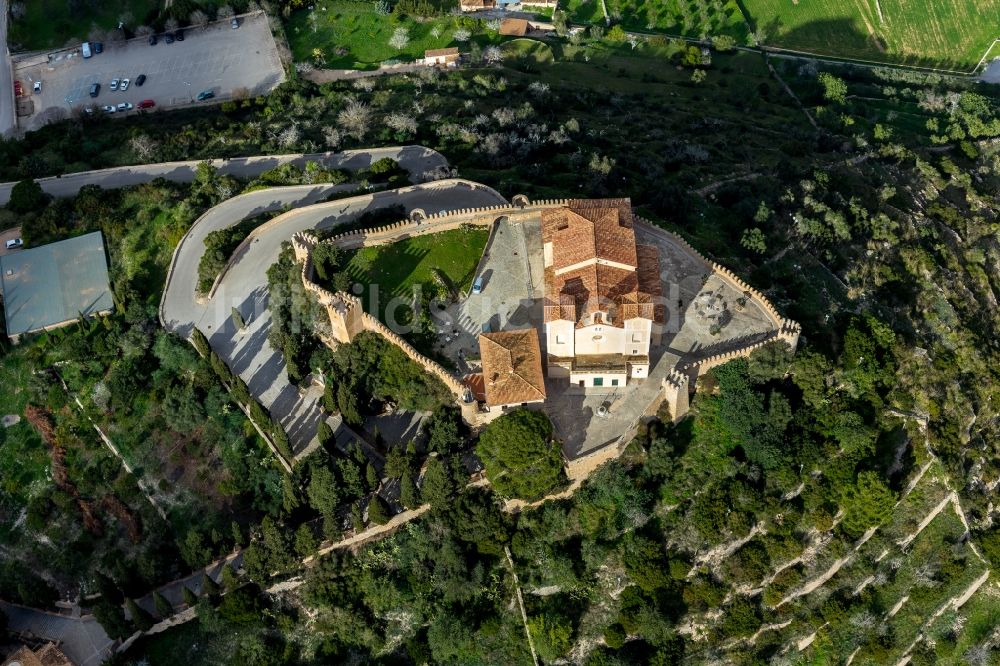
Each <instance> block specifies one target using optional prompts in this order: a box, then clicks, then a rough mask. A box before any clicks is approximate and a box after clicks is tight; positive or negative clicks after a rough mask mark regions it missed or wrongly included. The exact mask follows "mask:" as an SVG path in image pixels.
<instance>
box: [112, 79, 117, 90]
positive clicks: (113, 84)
mask: <svg viewBox="0 0 1000 666" xmlns="http://www.w3.org/2000/svg"><path fill="white" fill-rule="evenodd" d="M111 89H112V90H118V79H111Z"/></svg>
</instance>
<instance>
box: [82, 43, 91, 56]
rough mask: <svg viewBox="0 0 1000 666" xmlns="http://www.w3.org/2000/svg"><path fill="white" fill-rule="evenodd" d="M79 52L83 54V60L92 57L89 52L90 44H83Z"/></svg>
mask: <svg viewBox="0 0 1000 666" xmlns="http://www.w3.org/2000/svg"><path fill="white" fill-rule="evenodd" d="M80 52H81V53H83V57H84V58H89V57H90V56H92V55H94V54H93V53H91V51H90V42H84V43H83V46H81V47H80Z"/></svg>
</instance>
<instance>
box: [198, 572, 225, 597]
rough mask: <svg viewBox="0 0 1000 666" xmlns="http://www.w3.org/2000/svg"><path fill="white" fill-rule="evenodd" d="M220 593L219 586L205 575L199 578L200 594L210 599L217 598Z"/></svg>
mask: <svg viewBox="0 0 1000 666" xmlns="http://www.w3.org/2000/svg"><path fill="white" fill-rule="evenodd" d="M220 592H222V588H220V587H219V584H218V583H216V582H215V580H214V579H213V578H212V577H211V576H209V575H208V574H207V573H206V574H204V575H203V576H202V577H201V593H202V594H205V595H208V596H210V597H217V596H219V593H220Z"/></svg>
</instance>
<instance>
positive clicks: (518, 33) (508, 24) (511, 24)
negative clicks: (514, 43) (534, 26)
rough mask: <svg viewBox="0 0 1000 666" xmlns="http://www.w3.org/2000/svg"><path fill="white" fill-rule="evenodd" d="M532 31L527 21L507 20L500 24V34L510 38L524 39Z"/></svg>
mask: <svg viewBox="0 0 1000 666" xmlns="http://www.w3.org/2000/svg"><path fill="white" fill-rule="evenodd" d="M530 29H531V26H530V25H528V21H527V20H526V19H518V18H505V19H504V20H503V21H501V22H500V34H501V35H507V36H509V37H524V36H525V35H526V34H528V31H529V30H530Z"/></svg>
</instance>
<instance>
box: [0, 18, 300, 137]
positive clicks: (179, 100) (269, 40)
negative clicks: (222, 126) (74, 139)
mask: <svg viewBox="0 0 1000 666" xmlns="http://www.w3.org/2000/svg"><path fill="white" fill-rule="evenodd" d="M140 74H145V75H146V82H145V84H144V85H143V86H141V87H138V86H136V85H135V80H136V78H137V77H138V76H139V75H140ZM14 78H15V79H16V80H18V81H21V82H22V85H23V88H24V91H25V94H26V95H27V96H28V99H30V100H31V101H32V102H33V103H34V112H33V113H32V114H31V115H30V116H27V117H22V118H20V119H19V121H18V122H19V125H20V126H21V127H22V128H23V129H29V130H30V129H37V128H38V127H39V126H41V125H44V124H45V123H47V122H51V121H53V120H60V119H62V118H65V117H66V116H67V115H68V114H70V113H71V112H72V111H73V110H74V109H81V108H85V107H93V108H94V109H95V111H99V110H100V108H101V107H104V106H105V105H109V104H110V105H118V104H120V103H122V102H129V103H131V104H133V105H135V106H137V105H138V104H139V102H140V101H141V100H144V99H152V100H153V101H154V102H155V103H156V108H157V109H163V108H171V107H178V106H187V105H190V104H197V103H200V102H197V101H196V99H197V96H198V94H199V93H200V92H202V91H206V90H211V91H212V93H213V94H214V98H213V99H212V100H211V101H212V102H218V101H224V100H226V99H231V98H232V97H233V96H234V92H237V91H239V92H242V91H245V93H246V94H247V95H257V94H261V93H265V92H267V91H269V90H271V89H272V88H274V87H275V86H276V85H278V84H279V83H281V81H282V80H284V70H283V69H282V67H281V61H280V59H279V58H278V51H277V46H276V45H275V42H274V37H273V36H272V35H271V31H270V29H269V28H268V25H267V17H266V16H265V15H264V14H255V15H251V16H245V17H241V18H240V27H239V28H238V29H235V30H234V29H233V28H232V26H231V25H230V23H229V21H223V22H219V23H213V24H210V25H209V26H207V27H205V28H186V29H185V30H184V41H175V42H174V43H173V44H167V43H166V41H165V39H164V38H163V35H159V39H158V43H157V44H155V45H153V46H150V45H149V43H148V41H147V38H146V37H140V38H136V39H132V40H129V41H127V42H117V43H115V42H106V43H105V44H104V52H103V53H100V54H98V53H95V54H94V55H93V56H92V57H91V58H87V59H84V58H83V57H82V55H81V54H80V50H79V47H77V49H76V50H75V51H74V50H61V51H55V52H52V53H50V54H42V55H40V56H39V55H35V56H26V57H23V58H20V59H16V60H15V62H14ZM124 78H128V79H130V80H131V81H132V83H131V85H130V86H129V89H128V90H127V91H126V92H121V91H113V90H111V86H110V84H111V80H112V79H124ZM35 81H41V82H42V89H41V92H33V84H34V82H35ZM94 83H99V84H100V86H101V89H100V93H99V95H98V96H97V97H96V98H91V97H90V94H89V92H90V87H91V85H92V84H94ZM201 103H204V102H201ZM136 112H137V110H132V111H130V112H129V113H136ZM114 115H115V116H118V115H126V114H124V113H123V114H119V113H115V114H114Z"/></svg>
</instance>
